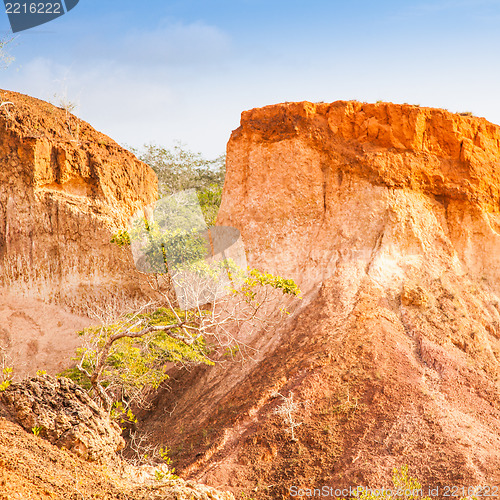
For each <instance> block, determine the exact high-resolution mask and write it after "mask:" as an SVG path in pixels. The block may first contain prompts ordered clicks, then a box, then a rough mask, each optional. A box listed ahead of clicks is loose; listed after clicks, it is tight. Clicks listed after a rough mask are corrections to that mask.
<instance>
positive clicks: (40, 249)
mask: <svg viewBox="0 0 500 500" xmlns="http://www.w3.org/2000/svg"><path fill="white" fill-rule="evenodd" d="M156 197H157V179H156V175H155V174H154V172H153V171H152V170H151V169H150V168H149V167H148V166H147V165H145V164H144V163H142V162H140V161H138V160H137V159H136V158H135V157H134V156H133V155H132V154H131V153H129V152H128V151H126V150H125V149H123V148H121V147H120V146H119V145H118V144H117V143H116V142H114V141H113V140H111V139H110V138H109V137H107V136H105V135H104V134H101V133H99V132H97V131H96V130H94V129H93V128H92V127H91V126H90V125H89V124H88V123H85V122H84V121H82V120H79V119H78V118H76V117H75V116H73V115H72V114H71V113H69V112H68V111H67V110H65V109H61V108H57V107H56V106H54V105H52V104H49V103H46V102H43V101H40V100H38V99H34V98H31V97H28V96H24V95H22V94H18V93H15V92H7V91H0V347H1V348H2V353H5V354H6V355H7V357H9V358H10V364H12V365H14V366H15V368H16V371H15V373H16V376H25V375H34V373H35V371H36V370H37V369H42V368H43V369H45V370H47V371H48V373H50V374H55V373H58V372H60V371H61V370H62V369H63V368H64V367H66V366H67V365H68V363H69V362H70V358H71V355H72V354H73V353H74V349H75V346H76V345H78V343H79V341H80V339H78V337H77V336H76V335H75V332H76V331H77V330H81V329H82V328H83V327H84V326H87V325H88V324H89V323H90V321H91V320H89V317H88V316H89V315H91V314H90V313H92V312H94V313H95V312H96V311H97V310H98V309H99V308H101V310H102V309H106V308H109V307H114V308H117V309H119V308H120V305H121V306H123V305H128V304H130V303H131V302H134V301H135V300H136V299H137V298H138V297H139V296H141V295H142V294H143V292H145V291H147V290H145V286H144V281H143V278H141V276H140V275H139V273H137V271H136V269H135V266H134V265H133V263H132V261H131V259H130V256H129V255H128V252H127V250H128V249H127V250H125V249H122V248H119V247H118V246H117V245H115V244H112V243H111V238H112V235H113V234H114V233H115V232H116V231H117V230H118V229H122V228H123V227H126V224H127V220H128V218H129V217H130V216H131V215H132V214H133V213H134V212H135V210H136V209H137V208H139V207H142V206H144V205H147V204H149V203H151V202H152V201H154V200H155V199H156ZM49 303H50V305H48V304H49ZM89 310H90V313H89ZM92 321H94V322H95V321H97V320H96V318H95V317H94V318H93V319H92Z"/></svg>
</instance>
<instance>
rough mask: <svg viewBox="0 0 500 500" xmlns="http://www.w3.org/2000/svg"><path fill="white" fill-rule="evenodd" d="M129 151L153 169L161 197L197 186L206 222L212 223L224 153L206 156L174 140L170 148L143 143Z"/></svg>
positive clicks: (221, 177)
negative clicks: (174, 143)
mask: <svg viewBox="0 0 500 500" xmlns="http://www.w3.org/2000/svg"><path fill="white" fill-rule="evenodd" d="M132 151H133V152H134V154H135V155H136V156H137V157H138V158H139V159H140V160H141V161H143V162H144V163H146V164H147V165H149V166H150V167H151V168H152V169H153V170H154V171H155V173H156V175H157V176H158V183H159V195H160V197H163V196H166V195H171V194H174V193H176V192H178V191H183V190H186V189H196V190H197V192H198V197H199V201H200V205H201V208H202V210H203V214H204V216H205V220H206V221H207V224H208V226H213V225H215V219H216V217H217V211H218V210H219V206H220V203H221V199H222V186H223V185H224V177H225V175H226V157H225V155H221V156H218V157H217V158H215V159H213V160H208V159H206V158H204V157H203V155H202V154H201V153H194V152H192V151H190V150H189V149H188V148H187V147H186V146H185V145H183V144H176V145H175V146H174V147H173V148H171V149H168V148H165V147H162V146H158V145H156V144H146V145H144V146H143V147H142V148H141V149H132Z"/></svg>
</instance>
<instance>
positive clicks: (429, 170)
mask: <svg viewBox="0 0 500 500" xmlns="http://www.w3.org/2000/svg"><path fill="white" fill-rule="evenodd" d="M218 223H219V224H222V225H230V226H234V227H236V228H238V229H239V230H240V231H241V233H242V236H243V239H244V242H245V247H246V249H247V250H248V258H249V263H250V265H252V266H256V267H260V268H263V269H266V270H270V271H272V272H276V273H279V274H281V275H284V276H287V277H293V278H294V279H296V280H297V282H298V283H299V284H300V285H301V288H303V289H304V290H305V291H306V293H305V298H304V300H303V302H302V306H301V309H299V310H297V311H296V312H295V314H294V315H293V316H292V317H291V318H290V320H289V321H288V323H287V324H285V325H283V326H282V327H281V328H280V329H278V330H276V331H275V332H274V333H272V334H270V335H267V336H266V335H264V334H262V335H256V337H255V339H254V340H253V342H254V344H253V345H254V346H259V347H260V352H259V355H258V356H256V360H255V361H253V362H246V363H243V364H242V365H237V366H234V367H233V368H227V367H226V368H225V369H222V368H221V369H214V370H211V371H208V370H199V371H197V372H195V373H194V374H191V375H188V376H187V377H184V378H181V379H180V381H181V382H180V386H179V389H176V386H173V392H170V393H165V394H163V395H162V396H161V398H160V400H159V409H158V410H157V411H156V412H153V414H152V415H151V416H150V417H149V419H150V420H149V422H148V423H147V424H146V425H145V428H147V429H150V430H151V429H153V430H155V429H156V432H158V435H161V436H163V437H165V436H166V437H167V438H168V439H169V441H170V442H172V447H173V449H174V450H176V451H175V453H176V454H175V455H174V458H176V459H177V460H178V463H179V464H180V466H181V468H183V470H184V472H185V473H190V474H192V477H196V478H198V479H200V478H201V479H203V480H204V481H208V482H210V483H211V484H213V485H218V484H229V485H230V486H233V487H234V488H235V490H236V491H238V489H241V488H243V489H244V491H246V492H247V493H248V492H252V493H251V494H252V495H255V496H256V497H257V498H270V497H271V498H288V497H289V490H288V488H290V487H291V486H293V485H295V486H303V487H310V488H312V487H321V486H322V485H325V486H334V487H339V486H349V485H353V486H356V485H358V484H364V485H368V484H369V485H372V486H373V487H377V486H378V487H381V486H385V487H388V486H391V483H390V476H391V471H392V467H393V466H401V465H403V464H408V465H410V468H411V470H412V472H413V473H414V474H413V475H416V476H418V477H419V478H420V479H421V481H422V482H423V483H424V485H426V486H429V485H441V486H445V485H450V484H451V485H458V486H462V485H463V486H469V485H475V484H490V485H497V484H499V483H500V472H499V471H500V451H499V450H500V403H499V401H500V300H499V295H500V239H499V238H500V230H499V227H500V127H498V126H496V125H493V124H491V123H489V122H487V121H486V120H484V119H482V118H475V117H469V116H460V115H457V114H452V113H449V112H447V111H444V110H439V109H430V108H421V107H416V106H410V105H394V104H391V103H378V104H364V103H359V102H335V103H332V104H312V103H308V102H303V103H286V104H279V105H275V106H268V107H265V108H262V109H254V110H251V111H248V112H244V113H243V114H242V119H241V126H240V127H239V128H238V129H237V130H235V131H234V132H233V134H232V136H231V139H230V141H229V144H228V148H227V175H226V182H225V185H224V193H223V201H222V206H221V209H220V212H219V216H218ZM178 383H179V382H178ZM276 391H279V392H280V393H281V394H283V395H284V396H286V397H289V396H290V394H291V393H293V394H294V397H295V400H296V401H298V403H299V407H298V414H297V419H300V422H301V425H300V426H299V427H298V428H297V429H296V433H297V436H298V441H297V442H293V441H292V440H291V439H290V433H289V432H288V431H287V426H286V425H285V423H284V422H283V420H281V419H280V418H279V416H278V415H276V413H275V410H276V408H277V407H278V406H279V405H280V404H281V402H282V400H281V399H280V398H276V397H275V396H273V395H274V394H275V393H276ZM193 401H197V405H196V409H193V408H192V406H190V404H189V402H191V404H192V402H193ZM165 410H167V411H168V414H169V415H170V416H169V418H166V417H165ZM162 419H163V420H162ZM159 428H161V431H160V430H158V429H159ZM200 428H201V429H203V430H204V431H203V432H200V430H199V429H200ZM190 442H191V443H192V444H191V446H193V444H195V445H196V446H198V448H197V455H196V456H195V455H194V454H193V453H190V452H189V443H190ZM200 446H202V447H204V449H205V452H204V453H202V454H201V455H200V452H199V447H200Z"/></svg>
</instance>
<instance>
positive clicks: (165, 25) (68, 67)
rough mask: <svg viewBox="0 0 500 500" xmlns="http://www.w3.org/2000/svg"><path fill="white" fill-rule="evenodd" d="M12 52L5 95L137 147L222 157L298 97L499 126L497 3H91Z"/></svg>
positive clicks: (2, 22) (28, 34)
mask: <svg viewBox="0 0 500 500" xmlns="http://www.w3.org/2000/svg"><path fill="white" fill-rule="evenodd" d="M8 34H9V24H8V19H7V15H6V14H5V13H4V12H0V36H2V35H8ZM10 51H11V53H12V55H13V56H15V60H14V62H13V63H12V64H11V65H10V66H9V67H8V68H7V69H3V70H0V88H5V89H9V90H16V91H18V92H22V93H26V94H30V95H33V96H35V97H38V98H41V99H45V100H51V101H55V102H57V101H58V99H60V98H61V97H62V98H65V99H68V100H70V101H73V102H75V103H76V104H77V105H78V108H77V110H76V114H77V115H78V116H80V117H81V118H83V119H85V120H87V121H89V122H90V123H91V124H92V125H93V126H94V127H95V128H97V129H99V130H101V131H102V132H104V133H106V134H108V135H109V136H111V137H112V138H113V139H115V140H117V141H118V142H119V143H121V144H128V145H131V146H135V147H137V146H140V145H141V144H143V143H145V142H156V143H159V144H162V145H166V146H169V145H171V144H173V142H174V141H176V140H179V141H182V142H184V143H185V144H187V145H188V147H190V148H191V149H193V150H195V151H201V152H202V153H204V154H205V155H206V156H208V157H214V156H217V155H218V154H220V153H223V152H224V150H225V146H226V143H227V140H228V138H229V135H230V133H231V130H233V129H235V128H237V127H238V124H239V118H240V113H241V111H243V110H245V109H249V108H253V107H257V106H264V105H267V104H273V103H277V102H283V101H297V100H310V101H325V102H330V101H335V100H338V99H357V100H360V101H367V102H371V101H377V100H379V99H382V100H388V101H393V102H409V103H415V104H421V105H425V106H435V107H443V108H447V109H449V110H451V111H472V112H473V113H474V114H475V115H478V116H485V117H486V118H487V119H489V120H490V121H493V122H495V123H500V100H499V99H498V93H499V89H500V0H475V1H471V0H461V1H460V0H457V1H453V0H437V1H434V2H432V1H407V2H404V1H399V2H395V1H394V2H393V1H379V2H373V1H370V2H369V1H361V0H351V1H350V2H338V1H334V0H330V1H324V0H321V1H315V0H309V1H308V2H306V1H299V0H287V1H282V0H267V1H263V0H232V1H226V0H218V1H209V0H171V1H170V0H161V1H157V0H151V1H148V2H139V1H132V0H80V3H79V4H78V5H77V6H76V7H75V8H74V9H73V10H72V11H70V12H69V13H68V14H66V15H64V16H62V17H60V18H59V19H56V20H54V21H52V22H50V23H47V24H45V25H43V26H40V27H38V28H34V29H31V30H28V31H25V32H22V33H20V34H18V36H17V38H16V40H15V42H14V44H13V45H12V46H11V49H10ZM54 95H56V96H57V97H54Z"/></svg>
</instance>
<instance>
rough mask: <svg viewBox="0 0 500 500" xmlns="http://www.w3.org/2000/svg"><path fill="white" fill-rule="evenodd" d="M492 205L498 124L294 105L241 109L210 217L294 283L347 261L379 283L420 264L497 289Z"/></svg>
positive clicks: (412, 109)
mask: <svg viewBox="0 0 500 500" xmlns="http://www.w3.org/2000/svg"><path fill="white" fill-rule="evenodd" d="M499 212H500V127H498V126H497V125H493V124H492V123H489V122H488V121H486V120H485V119H484V118H475V117H469V116H460V115H457V114H452V113H450V112H448V111H445V110H439V109H431V108H423V107H417V106H411V105H394V104H391V103H378V104H366V103H360V102H344V101H339V102H335V103H332V104H323V103H322V104H313V103H308V102H303V103H289V104H281V105H276V106H268V107H265V108H260V109H253V110H250V111H247V112H244V113H242V119H241V126H240V127H239V128H238V129H237V130H235V131H234V132H233V134H232V136H231V140H230V141H229V144H228V150H227V176H226V182H225V186H224V198H223V202H222V206H221V210H220V213H219V219H218V220H219V223H220V224H227V225H230V224H232V225H234V226H235V227H237V228H240V229H241V230H242V231H243V237H244V238H245V244H246V247H247V249H248V250H249V253H250V258H251V259H252V261H253V264H254V265H259V266H265V267H267V268H271V269H273V270H275V271H277V272H280V273H283V274H286V275H291V276H293V277H294V278H296V279H297V280H298V281H299V282H301V284H302V285H303V286H305V285H306V283H305V282H308V283H310V284H313V283H316V282H318V281H322V280H323V279H325V278H326V277H328V276H332V275H333V274H334V273H335V270H336V269H338V267H339V265H340V264H341V263H343V262H347V261H354V260H356V261H357V262H359V264H360V266H361V267H362V266H364V267H365V268H366V266H368V265H369V266H370V271H369V274H370V275H371V276H374V277H375V278H376V279H378V280H381V282H384V283H387V282H388V280H389V281H390V280H391V279H392V277H395V276H396V275H397V274H399V275H400V276H402V273H403V272H404V269H403V268H404V267H405V266H406V267H407V266H409V265H411V263H412V262H413V263H414V265H415V266H419V265H421V264H422V263H423V262H424V261H425V262H432V263H435V265H437V266H438V267H441V265H444V266H445V267H446V266H448V265H452V264H453V266H454V270H455V272H457V273H459V274H460V273H463V272H470V273H473V274H474V276H475V277H477V278H481V277H484V278H485V279H489V280H490V281H491V282H492V284H493V285H494V286H495V287H496V286H497V285H496V283H495V281H497V277H498V276H499V275H500V254H499V252H498V251H497V250H498V248H499V244H500V239H499V234H498V228H499V227H500V226H499V224H500V214H499ZM393 233H394V234H393ZM374 248H377V252H376V254H374V252H373V249H374ZM424 256H425V257H424ZM374 257H375V259H374V260H373V258H374ZM445 261H446V262H445ZM438 263H440V264H438ZM401 266H403V268H402V267H401ZM436 272H437V273H439V272H440V271H439V270H436ZM377 273H378V274H379V276H378V277H376V276H375V275H376V274H377Z"/></svg>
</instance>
